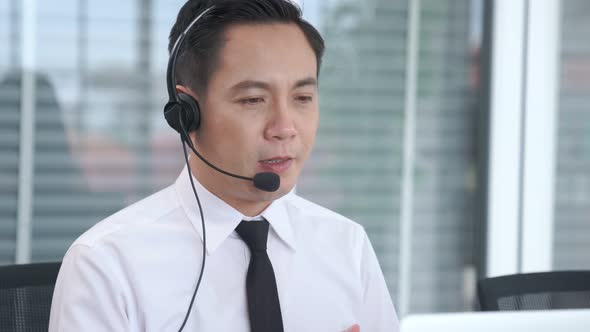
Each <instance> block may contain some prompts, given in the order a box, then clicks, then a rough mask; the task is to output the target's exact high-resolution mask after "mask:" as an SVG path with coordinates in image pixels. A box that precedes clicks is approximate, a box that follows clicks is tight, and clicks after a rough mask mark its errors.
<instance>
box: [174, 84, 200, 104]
mask: <svg viewBox="0 0 590 332" xmlns="http://www.w3.org/2000/svg"><path fill="white" fill-rule="evenodd" d="M176 92H178V93H184V94H186V95H189V96H191V97H193V98H194V99H195V100H196V101H198V100H199V98H198V97H197V94H196V93H194V92H193V90H191V89H190V88H188V87H186V86H184V85H180V84H176Z"/></svg>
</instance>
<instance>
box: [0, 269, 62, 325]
mask: <svg viewBox="0 0 590 332" xmlns="http://www.w3.org/2000/svg"><path fill="white" fill-rule="evenodd" d="M60 266H61V263H60V262H58V263H37V264H22V265H8V266H0V331H16V332H20V331H47V329H48V328H49V312H50V311H51V298H52V296H53V288H54V286H55V281H56V279H57V273H58V272H59V268H60Z"/></svg>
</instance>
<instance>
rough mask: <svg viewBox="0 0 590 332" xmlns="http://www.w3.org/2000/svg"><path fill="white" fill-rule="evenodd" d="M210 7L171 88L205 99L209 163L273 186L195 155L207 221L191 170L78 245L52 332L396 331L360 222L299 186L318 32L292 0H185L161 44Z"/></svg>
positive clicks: (203, 137) (314, 96)
mask: <svg viewBox="0 0 590 332" xmlns="http://www.w3.org/2000/svg"><path fill="white" fill-rule="evenodd" d="M213 4H214V5H215V8H213V9H210V7H211V5H213ZM206 9H210V10H209V12H208V13H207V14H206V15H204V16H203V17H202V19H200V20H199V22H198V23H197V24H196V27H195V28H193V29H192V30H191V31H190V32H189V33H188V35H187V38H186V40H187V45H185V47H184V48H185V51H181V52H184V53H182V54H180V55H179V58H178V59H179V60H178V64H177V65H178V72H177V82H176V83H178V85H176V88H177V91H178V92H181V93H184V94H186V95H188V96H190V97H192V98H193V99H194V100H195V101H196V102H198V105H199V107H200V109H201V117H202V118H201V123H200V125H199V126H198V129H196V130H193V131H191V132H190V135H189V136H190V140H191V141H192V143H193V144H194V147H195V149H196V151H198V152H199V153H200V154H202V155H203V156H204V157H205V158H206V159H207V160H208V161H210V162H211V164H213V165H216V166H218V167H220V168H221V169H224V170H227V171H229V172H231V173H234V174H244V175H246V176H248V177H251V176H253V175H254V174H256V173H260V172H273V173H276V174H278V175H279V177H280V186H279V188H278V190H276V191H274V192H268V191H263V190H260V189H258V188H257V187H255V186H254V185H253V184H252V182H251V181H244V180H242V179H236V178H234V177H230V176H227V175H225V174H222V173H220V172H219V171H217V170H214V169H213V168H212V167H210V166H208V165H206V164H205V163H203V162H202V161H201V160H199V159H198V158H195V157H194V155H193V156H192V157H191V158H190V162H189V167H190V171H192V172H191V173H192V174H193V178H192V180H193V182H194V187H195V188H194V189H195V192H196V193H195V194H198V196H199V198H200V202H201V205H202V213H203V216H204V221H205V224H206V233H203V230H202V227H201V219H200V218H201V214H200V211H199V207H198V203H197V201H196V200H195V195H194V194H193V188H192V186H191V181H190V180H191V179H190V178H189V173H188V171H189V168H185V169H184V171H183V172H182V173H181V174H180V176H179V177H178V179H177V180H176V182H175V183H174V184H173V185H172V186H170V187H168V188H166V189H164V190H162V191H160V192H158V193H156V194H154V195H152V196H150V197H148V198H146V199H144V200H142V201H140V202H138V203H136V204H134V205H131V206H130V207H128V208H126V209H124V210H122V211H120V212H118V213H116V214H114V215H113V216H111V217H109V218H107V219H106V220H104V221H102V222H100V223H98V224H97V225H96V226H94V227H93V228H92V229H90V230H89V231H88V232H86V233H85V234H83V235H82V236H81V237H80V238H79V239H77V240H76V241H75V242H74V244H73V245H72V246H71V247H70V249H69V250H68V252H67V253H66V255H65V257H64V261H63V265H62V268H61V271H60V274H59V277H58V281H57V284H56V288H55V294H54V299H53V303H52V311H51V319H50V331H175V330H179V329H184V330H185V331H238V332H239V331H255V332H260V331H344V330H347V331H358V330H359V326H360V329H361V330H363V331H371V332H372V331H397V330H398V321H397V317H396V314H395V310H394V308H393V304H392V302H391V298H390V296H389V292H388V290H387V286H386V284H385V280H384V278H383V274H382V272H381V269H380V267H379V264H378V261H377V258H376V256H375V253H374V251H373V248H372V246H371V244H370V242H369V239H368V238H367V235H366V233H365V231H364V229H363V228H362V227H361V226H360V225H358V224H356V223H354V222H352V221H350V220H348V219H346V218H345V217H342V216H340V215H338V214H336V213H334V212H331V211H329V210H327V209H324V208H322V207H319V206H317V205H315V204H313V203H311V202H309V201H306V200H305V199H303V198H300V197H298V196H297V195H295V194H294V193H293V192H292V190H293V187H294V186H295V183H296V181H297V178H298V176H299V174H300V172H301V169H302V167H303V164H304V162H305V161H306V160H307V158H308V156H309V153H310V151H311V148H312V145H313V142H314V139H315V133H316V129H317V126H318V119H319V113H318V111H319V110H318V84H317V77H318V73H319V65H320V62H321V56H322V53H323V47H324V46H323V40H322V38H321V36H320V35H319V33H318V32H317V31H316V30H315V29H314V28H313V27H312V26H311V25H309V24H308V23H307V22H305V21H304V20H303V19H302V18H301V13H300V11H299V9H298V8H297V7H296V6H294V5H293V4H292V3H290V2H288V1H286V0H241V1H240V0H217V1H215V0H200V1H189V2H188V3H186V4H185V5H184V6H183V8H182V9H181V10H180V13H179V15H178V18H177V21H176V23H175V25H174V27H173V28H172V32H171V35H170V49H172V45H173V44H174V42H175V41H176V40H177V39H178V36H179V35H180V33H181V32H182V31H184V30H185V29H186V27H187V26H188V25H189V24H190V23H191V22H192V21H193V20H194V19H195V17H197V16H198V15H199V14H200V13H203V12H204V11H205V10H206ZM261 229H264V231H263V232H262V233H261V232H260V230H261ZM267 229H268V230H267ZM252 230H255V231H252ZM252 232H254V233H252ZM249 234H250V235H252V234H255V235H253V236H250V235H249ZM205 235H206V236H205ZM253 238H254V239H253ZM205 239H206V240H205ZM256 241H259V242H256ZM203 243H206V255H205V257H203V250H202V246H203ZM203 258H206V262H207V264H206V268H205V269H204V274H203V276H202V283H201V284H200V287H199V288H198V292H197V295H196V298H195V302H194V306H192V304H191V296H192V294H193V293H194V291H195V287H196V285H197V278H198V276H199V273H200V263H201V262H202V259H203ZM187 308H190V309H187ZM187 311H188V312H187ZM185 324H186V325H185ZM181 326H182V327H181Z"/></svg>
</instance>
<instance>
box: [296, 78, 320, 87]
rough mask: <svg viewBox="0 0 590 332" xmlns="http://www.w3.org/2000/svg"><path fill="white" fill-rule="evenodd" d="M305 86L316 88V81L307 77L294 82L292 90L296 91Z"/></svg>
mask: <svg viewBox="0 0 590 332" xmlns="http://www.w3.org/2000/svg"><path fill="white" fill-rule="evenodd" d="M307 85H314V86H317V85H318V80H317V79H316V78H315V77H307V78H304V79H302V80H299V81H297V82H295V86H294V88H295V89H297V88H301V87H303V86H307Z"/></svg>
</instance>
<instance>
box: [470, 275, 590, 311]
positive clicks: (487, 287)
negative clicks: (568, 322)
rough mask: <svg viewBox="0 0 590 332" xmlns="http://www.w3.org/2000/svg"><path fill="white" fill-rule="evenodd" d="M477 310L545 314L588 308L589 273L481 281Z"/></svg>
mask: <svg viewBox="0 0 590 332" xmlns="http://www.w3.org/2000/svg"><path fill="white" fill-rule="evenodd" d="M477 292H478V297H479V305H480V309H481V310H483V311H496V310H545V309H582V308H590V271H554V272H541V273H526V274H514V275H508V276H502V277H495V278H488V279H482V280H480V281H479V282H478V286H477Z"/></svg>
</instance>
